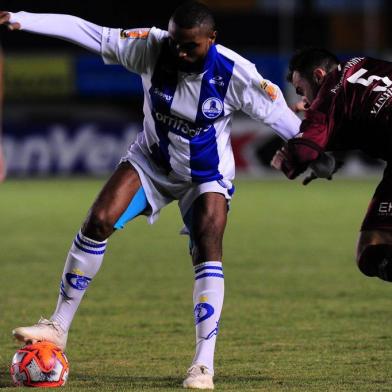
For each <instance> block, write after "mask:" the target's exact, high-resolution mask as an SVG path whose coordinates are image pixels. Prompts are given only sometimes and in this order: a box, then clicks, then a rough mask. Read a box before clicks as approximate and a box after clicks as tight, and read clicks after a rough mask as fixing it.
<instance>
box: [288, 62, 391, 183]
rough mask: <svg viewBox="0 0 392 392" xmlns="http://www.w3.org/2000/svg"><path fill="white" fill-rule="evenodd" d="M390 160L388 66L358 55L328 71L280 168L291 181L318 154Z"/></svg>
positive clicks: (389, 76) (388, 63) (289, 144)
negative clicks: (344, 152)
mask: <svg viewBox="0 0 392 392" xmlns="http://www.w3.org/2000/svg"><path fill="white" fill-rule="evenodd" d="M356 149H359V150H361V151H363V152H365V153H367V154H369V155H370V156H373V157H375V158H381V159H384V160H392V159H391V158H392V63H390V62H387V61H382V60H376V59H373V58H369V57H356V58H353V59H351V60H349V61H348V62H347V63H345V64H343V65H340V66H339V67H338V68H337V69H336V70H334V71H332V72H330V73H329V74H328V75H327V76H326V78H325V81H324V83H323V85H322V86H321V88H320V90H319V92H318V94H317V97H316V99H315V100H314V101H313V103H312V105H311V107H310V108H309V109H308V110H307V111H306V113H305V119H304V120H303V122H302V124H301V132H300V134H299V136H298V137H297V138H295V139H292V140H290V141H289V143H288V148H287V150H288V154H287V155H288V157H287V160H286V161H285V162H284V163H283V167H282V170H283V171H284V172H285V174H286V175H287V176H288V177H289V178H295V177H296V176H297V175H299V174H300V173H301V172H302V171H304V170H305V169H306V167H307V166H308V164H309V163H310V162H311V161H313V160H314V159H316V158H317V157H318V155H319V153H320V152H321V151H337V150H356Z"/></svg>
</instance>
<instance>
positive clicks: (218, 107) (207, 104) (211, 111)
mask: <svg viewBox="0 0 392 392" xmlns="http://www.w3.org/2000/svg"><path fill="white" fill-rule="evenodd" d="M201 111H202V112H203V114H204V116H205V117H207V118H217V117H218V116H219V115H220V114H221V113H222V111H223V102H222V101H221V100H220V99H218V98H214V97H211V98H208V99H206V100H205V101H204V102H203V105H202V107H201Z"/></svg>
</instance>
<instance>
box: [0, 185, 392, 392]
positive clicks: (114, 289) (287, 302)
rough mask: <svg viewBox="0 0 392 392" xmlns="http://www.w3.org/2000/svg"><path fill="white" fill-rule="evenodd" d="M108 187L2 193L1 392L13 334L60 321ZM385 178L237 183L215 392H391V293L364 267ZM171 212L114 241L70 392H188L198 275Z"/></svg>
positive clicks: (83, 314)
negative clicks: (367, 232)
mask: <svg viewBox="0 0 392 392" xmlns="http://www.w3.org/2000/svg"><path fill="white" fill-rule="evenodd" d="M102 183H103V181H100V180H83V179H73V180H67V179H63V180H37V181H16V180H10V181H8V182H6V183H4V184H2V185H0V206H1V207H0V208H1V214H0V243H1V246H0V254H1V264H0V295H1V300H0V347H1V349H0V388H1V391H7V390H10V391H14V390H15V389H14V388H12V387H11V379H10V376H9V364H10V361H11V358H12V355H13V353H14V351H15V350H16V349H17V347H18V344H17V343H16V342H14V341H13V340H12V338H11V330H12V328H14V327H16V326H20V325H29V324H31V323H34V322H36V321H37V320H38V318H39V317H40V316H41V315H43V316H46V317H49V316H50V314H51V312H52V311H53V310H54V306H55V303H56V300H57V293H58V287H59V281H60V275H61V272H62V269H63V264H64V259H65V256H66V253H67V251H68V248H69V246H70V244H71V242H72V240H73V237H74V235H75V234H76V232H77V230H78V229H79V226H80V224H81V222H82V220H83V219H84V216H85V214H86V212H87V209H88V207H89V206H90V204H91V202H92V201H93V199H94V197H95V195H96V193H97V192H98V190H99V189H100V187H101V185H102ZM376 184H377V179H370V180H367V181H359V180H358V181H356V180H343V179H338V180H334V181H332V182H328V181H318V182H316V181H315V182H314V183H312V184H310V185H309V186H308V187H303V186H302V185H300V183H298V182H290V181H284V180H282V181H280V180H279V181H276V180H270V181H259V182H257V181H244V180H243V181H238V182H237V183H236V186H237V192H236V195H235V197H234V200H233V202H232V209H231V212H230V214H229V222H228V227H227V230H226V235H225V241H224V265H225V267H224V271H225V285H226V286H225V287H226V298H225V304H224V309H223V315H222V320H221V330H220V335H219V338H218V342H217V352H216V363H215V368H216V369H215V370H216V377H215V384H216V390H222V391H268V392H270V391H307V392H309V391H334V392H335V391H391V390H392V386H391V373H392V348H391V347H392V339H391V320H392V306H391V303H392V292H391V286H390V285H389V284H388V283H385V282H382V281H380V280H377V279H370V278H365V277H364V276H363V275H361V274H360V272H359V271H358V270H357V268H356V266H355V263H354V252H355V242H356V238H357V233H358V228H359V225H360V223H361V221H362V218H363V215H364V213H365V211H366V208H367V204H368V201H369V200H370V198H371V196H372V194H373V190H374V188H375V185H376ZM181 226H182V225H181V221H180V216H179V212H178V208H177V206H176V205H175V203H173V204H172V205H170V206H168V207H167V208H166V209H165V210H163V211H162V213H161V217H160V219H159V221H158V222H157V223H156V224H155V225H153V226H149V225H148V224H147V222H146V220H145V218H138V219H137V220H136V221H134V222H133V223H131V224H129V225H128V226H127V227H126V229H125V230H122V231H121V232H118V233H116V234H115V235H114V236H113V237H112V239H111V240H110V243H109V246H108V250H107V252H106V256H105V261H104V264H103V267H102V269H101V271H100V273H99V274H98V275H97V277H96V278H95V280H94V281H93V283H92V285H91V287H90V289H89V291H88V292H87V294H86V296H85V299H84V301H83V302H82V305H81V307H80V309H79V312H78V314H77V316H76V318H75V321H74V323H73V326H72V328H71V331H70V336H69V339H68V347H67V354H68V358H69V360H70V364H71V371H70V378H69V381H68V384H67V385H66V387H65V390H68V391H89V390H91V391H93V390H95V391H141V390H146V391H149V390H150V391H173V390H180V389H181V383H182V379H183V375H184V372H185V371H186V369H187V367H188V366H189V364H190V362H191V360H192V356H193V349H194V327H193V312H192V308H193V305H192V288H193V271H192V268H191V264H190V260H189V257H188V252H187V238H186V237H184V236H179V235H178V232H179V230H180V229H181Z"/></svg>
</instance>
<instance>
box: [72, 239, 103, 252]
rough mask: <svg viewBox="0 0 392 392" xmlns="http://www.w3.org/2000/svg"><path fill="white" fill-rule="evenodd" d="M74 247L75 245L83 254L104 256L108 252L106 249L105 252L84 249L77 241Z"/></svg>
mask: <svg viewBox="0 0 392 392" xmlns="http://www.w3.org/2000/svg"><path fill="white" fill-rule="evenodd" d="M74 245H75V246H76V247H77V248H78V249H80V250H81V251H83V252H85V253H90V254H92V255H103V254H104V253H105V250H106V248H104V249H103V250H91V249H87V248H84V247H83V246H81V245H79V244H78V243H77V242H76V239H75V241H74Z"/></svg>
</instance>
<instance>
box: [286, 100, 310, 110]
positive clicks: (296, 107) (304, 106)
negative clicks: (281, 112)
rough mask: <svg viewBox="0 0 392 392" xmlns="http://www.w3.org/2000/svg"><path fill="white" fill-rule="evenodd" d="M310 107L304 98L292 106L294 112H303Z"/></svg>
mask: <svg viewBox="0 0 392 392" xmlns="http://www.w3.org/2000/svg"><path fill="white" fill-rule="evenodd" d="M308 107H309V105H308V104H306V103H305V102H304V101H303V100H301V101H298V102H296V103H295V104H294V105H291V106H290V109H291V110H292V111H293V112H294V113H301V112H304V111H305V110H307V109H308Z"/></svg>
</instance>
